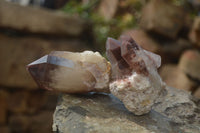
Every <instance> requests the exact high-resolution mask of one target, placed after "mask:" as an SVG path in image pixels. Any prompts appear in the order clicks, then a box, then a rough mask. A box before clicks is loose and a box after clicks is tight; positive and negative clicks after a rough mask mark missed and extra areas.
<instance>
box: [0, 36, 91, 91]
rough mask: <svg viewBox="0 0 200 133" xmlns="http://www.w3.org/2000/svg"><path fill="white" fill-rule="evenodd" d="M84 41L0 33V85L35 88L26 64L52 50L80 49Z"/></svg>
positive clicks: (83, 45) (84, 46) (83, 47)
mask: <svg viewBox="0 0 200 133" xmlns="http://www.w3.org/2000/svg"><path fill="white" fill-rule="evenodd" d="M83 49H87V47H86V45H85V44H84V42H80V41H77V40H76V41H73V40H71V41H68V40H65V39H60V40H53V39H41V38H35V37H23V38H21V37H8V36H5V35H2V34H0V63H1V66H0V69H1V72H0V75H1V77H0V85H2V86H6V87H13V88H26V89H35V88H37V86H36V84H35V82H34V81H33V79H32V78H31V76H30V75H29V74H28V72H27V71H26V66H27V65H28V64H29V63H31V62H33V61H35V60H36V59H38V58H40V57H42V56H44V55H45V54H47V53H50V52H51V51H54V50H61V51H82V50H83Z"/></svg>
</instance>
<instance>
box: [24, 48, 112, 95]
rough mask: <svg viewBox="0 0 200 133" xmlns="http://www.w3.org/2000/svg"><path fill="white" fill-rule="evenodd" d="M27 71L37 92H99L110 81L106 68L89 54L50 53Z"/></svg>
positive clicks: (93, 53) (105, 64) (102, 60)
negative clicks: (36, 86)
mask: <svg viewBox="0 0 200 133" xmlns="http://www.w3.org/2000/svg"><path fill="white" fill-rule="evenodd" d="M27 69H28V71H29V72H30V74H31V76H32V77H33V78H34V80H35V81H36V82H37V84H38V86H39V87H40V88H44V89H48V90H55V91H61V92H66V93H80V92H90V91H102V92H103V91H104V90H105V89H107V90H108V85H109V81H110V64H109V63H108V62H107V61H106V59H105V58H104V57H102V56H101V55H100V54H99V53H98V52H92V51H84V52H81V53H78V52H67V51H54V52H51V53H50V54H49V55H45V56H43V57H41V58H40V59H38V60H36V61H34V62H32V63H31V64H29V65H28V66H27Z"/></svg>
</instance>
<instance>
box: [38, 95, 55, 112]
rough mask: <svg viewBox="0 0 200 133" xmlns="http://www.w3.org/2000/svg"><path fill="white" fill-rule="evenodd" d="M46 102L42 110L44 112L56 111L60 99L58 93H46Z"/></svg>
mask: <svg viewBox="0 0 200 133" xmlns="http://www.w3.org/2000/svg"><path fill="white" fill-rule="evenodd" d="M44 97H45V102H44V104H43V106H42V108H41V109H43V110H55V108H56V104H57V99H58V93H56V92H51V91H46V92H45V94H44Z"/></svg>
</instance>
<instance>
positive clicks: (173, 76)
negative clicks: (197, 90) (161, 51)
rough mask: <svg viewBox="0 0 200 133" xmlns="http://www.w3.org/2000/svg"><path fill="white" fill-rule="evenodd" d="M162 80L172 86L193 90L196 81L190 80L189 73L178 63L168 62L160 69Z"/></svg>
mask: <svg viewBox="0 0 200 133" xmlns="http://www.w3.org/2000/svg"><path fill="white" fill-rule="evenodd" d="M159 73H160V76H161V77H162V80H163V81H164V82H165V83H166V84H167V85H168V86H171V87H174V88H177V89H183V90H186V91H189V92H191V91H192V89H193V88H194V87H195V86H196V83H195V82H194V81H192V80H190V79H189V78H188V77H187V75H186V74H185V73H184V72H183V71H181V70H180V69H179V68H178V66H177V65H174V64H166V65H164V66H162V67H161V69H160V72H159Z"/></svg>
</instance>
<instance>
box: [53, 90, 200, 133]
mask: <svg viewBox="0 0 200 133" xmlns="http://www.w3.org/2000/svg"><path fill="white" fill-rule="evenodd" d="M162 109H163V108H162ZM164 115H165V114H164V113H162V112H161V113H158V112H156V111H154V110H152V111H151V112H150V113H148V114H146V115H142V116H136V115H134V114H133V113H131V112H129V111H128V110H127V109H126V108H125V107H124V105H123V103H122V102H120V101H119V100H118V99H117V98H116V97H114V96H113V95H111V94H105V93H89V94H84V95H68V94H63V95H61V96H60V98H59V101H58V105H57V107H56V110H55V112H54V116H53V131H54V132H56V133H74V132H76V133H80V132H81V133H94V132H95V133H101V132H104V133H133V132H137V133H149V132H155V133H159V132H163V133H167V132H191V131H192V132H196V133H198V132H199V131H200V129H198V127H195V126H193V125H191V124H186V125H185V124H182V125H180V124H175V123H174V122H173V121H172V120H171V119H170V118H168V117H166V115H165V116H164Z"/></svg>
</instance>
